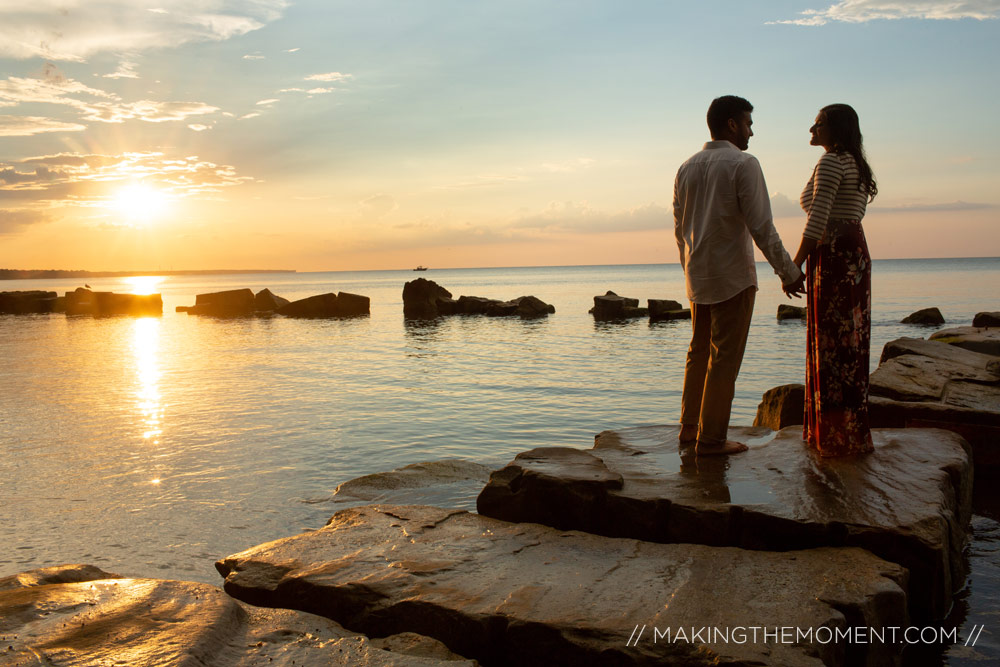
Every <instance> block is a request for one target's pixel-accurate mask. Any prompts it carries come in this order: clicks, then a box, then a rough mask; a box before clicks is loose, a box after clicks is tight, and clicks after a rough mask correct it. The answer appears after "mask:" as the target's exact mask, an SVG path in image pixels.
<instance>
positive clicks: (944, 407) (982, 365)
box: [869, 338, 1000, 477]
mask: <svg viewBox="0 0 1000 667" xmlns="http://www.w3.org/2000/svg"><path fill="white" fill-rule="evenodd" d="M997 342H998V343H1000V339H998V341H997ZM869 407H870V414H871V420H872V425H873V426H881V427H892V428H900V427H930V428H944V429H948V430H951V431H954V432H956V433H958V434H959V435H961V436H962V437H964V438H965V439H966V440H968V441H969V444H970V445H971V446H972V456H973V460H974V461H975V466H976V475H977V476H978V477H987V476H996V475H998V474H1000V358H998V357H995V356H991V355H988V354H982V353H980V352H975V351H973V350H971V349H966V348H963V347H959V346H956V345H948V344H945V343H944V342H942V341H940V340H923V339H921V338H900V339H897V340H894V341H890V342H888V343H886V344H885V347H884V348H883V349H882V357H881V359H880V363H879V367H878V368H877V369H876V370H875V372H873V373H872V375H871V399H870V404H869Z"/></svg>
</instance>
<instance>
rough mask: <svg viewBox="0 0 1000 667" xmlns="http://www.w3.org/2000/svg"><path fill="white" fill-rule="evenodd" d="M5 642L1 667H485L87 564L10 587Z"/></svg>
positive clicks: (0, 614) (193, 586) (440, 650)
mask: <svg viewBox="0 0 1000 667" xmlns="http://www.w3.org/2000/svg"><path fill="white" fill-rule="evenodd" d="M0 637H2V639H3V641H2V642H0V643H2V652H0V664H3V665H10V666H11V667H13V666H15V665H16V666H19V667H21V666H23V667H28V666H29V665H30V666H38V667H41V666H42V665H45V666H47V667H56V666H62V665H65V666H67V667H69V666H72V667H89V666H93V667H97V666H101V667H103V666H104V665H128V666H129V667H143V666H150V667H151V666H153V665H213V666H216V667H249V666H250V665H280V666H283V667H287V666H290V665H345V666H346V665H361V666H365V665H372V666H388V665H406V666H412V667H430V666H432V665H435V666H439V665H443V664H444V665H455V666H460V665H467V666H469V667H471V666H472V665H474V664H475V663H474V662H473V661H468V660H464V659H462V658H460V657H459V656H456V655H454V654H452V653H450V652H448V651H447V649H445V648H444V647H442V646H441V645H440V644H438V643H437V642H434V641H433V640H430V639H428V638H413V637H403V638H392V637H390V638H387V639H385V640H382V643H383V644H386V645H387V646H388V647H389V648H390V650H385V649H383V648H380V647H379V646H376V645H375V644H374V643H373V642H371V641H369V639H368V638H367V637H364V636H362V635H359V634H357V633H354V632H350V631H348V630H345V629H344V628H343V627H341V626H340V625H338V624H337V623H335V622H333V621H331V620H329V619H327V618H323V617H320V616H315V615H312V614H307V613H303V612H300V611H292V610H289V609H258V608H254V607H251V606H249V605H246V604H244V603H241V602H239V601H237V600H234V599H233V598H231V597H230V596H228V595H227V594H226V593H224V592H223V591H222V590H221V589H219V588H217V587H215V586H209V585H207V584H198V583H193V582H184V581H164V580H158V579H127V578H121V577H118V576H117V575H113V574H109V573H107V572H102V571H101V570H99V569H97V568H94V567H92V566H81V565H70V566H62V567H55V568H46V569H45V570H37V571H33V572H25V573H22V574H20V575H14V576H13V577H7V578H5V579H3V580H0ZM393 649H395V651H393ZM391 651H393V652H391ZM400 651H404V652H400ZM414 653H416V655H414ZM430 654H434V655H436V656H438V657H434V655H432V656H431V657H424V656H428V655H430ZM441 656H447V657H441ZM455 659H457V661H453V660H455Z"/></svg>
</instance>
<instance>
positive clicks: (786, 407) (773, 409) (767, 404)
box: [753, 384, 806, 431]
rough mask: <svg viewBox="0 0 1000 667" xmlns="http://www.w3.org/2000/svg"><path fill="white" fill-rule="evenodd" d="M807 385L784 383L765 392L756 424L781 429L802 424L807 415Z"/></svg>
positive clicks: (758, 408)
mask: <svg viewBox="0 0 1000 667" xmlns="http://www.w3.org/2000/svg"><path fill="white" fill-rule="evenodd" d="M805 398H806V387H805V385H802V384H783V385H781V386H780V387H775V388H773V389H768V390H767V391H765V392H764V396H763V397H762V399H761V402H760V405H758V406H757V417H756V418H755V419H754V420H753V425H754V426H766V427H767V428H769V429H771V430H772V431H780V430H781V429H783V428H785V427H786V426H791V425H793V424H801V423H802V422H803V418H804V416H805Z"/></svg>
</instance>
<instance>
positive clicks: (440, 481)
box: [329, 459, 493, 509]
mask: <svg viewBox="0 0 1000 667" xmlns="http://www.w3.org/2000/svg"><path fill="white" fill-rule="evenodd" d="M492 471H493V468H492V467H490V466H486V465H483V464H481V463H476V462H474V461H467V460H465V459H440V460H437V461H426V462H423V463H411V464H410V465H406V466H403V467H401V468H397V469H395V470H390V471H388V472H379V473H373V474H371V475H363V476H362V477H357V478H355V479H352V480H349V481H346V482H344V483H342V484H341V485H340V486H338V487H337V489H336V491H334V493H333V497H332V498H330V499H329V500H332V501H334V502H336V503H357V504H360V503H371V502H378V503H391V504H418V503H421V502H426V499H427V498H428V497H429V496H432V497H434V498H436V499H437V501H438V502H447V503H448V505H449V507H456V508H463V509H464V508H466V507H467V508H470V509H471V508H473V507H475V504H476V496H477V495H478V494H479V491H480V490H481V489H482V488H483V485H484V484H485V483H486V482H487V480H489V478H490V473H491V472H492Z"/></svg>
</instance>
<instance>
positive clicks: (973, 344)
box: [930, 326, 1000, 357]
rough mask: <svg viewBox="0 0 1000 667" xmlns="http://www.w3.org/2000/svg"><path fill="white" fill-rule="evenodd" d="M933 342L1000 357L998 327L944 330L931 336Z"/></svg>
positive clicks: (999, 329) (999, 331)
mask: <svg viewBox="0 0 1000 667" xmlns="http://www.w3.org/2000/svg"><path fill="white" fill-rule="evenodd" d="M930 338H931V340H936V341H940V342H942V343H948V344H949V345H956V346H958V347H963V348H965V349H966V350H972V351H973V352H981V353H982V354H989V355H992V356H994V357H996V356H1000V328H998V327H989V326H984V327H976V326H972V327H955V328H953V329H942V330H941V331H938V332H937V333H935V334H931V337H930Z"/></svg>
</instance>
